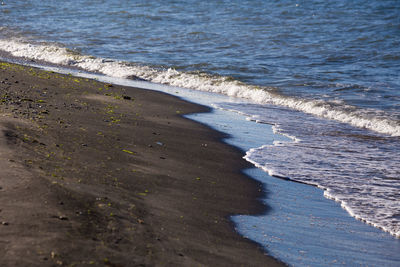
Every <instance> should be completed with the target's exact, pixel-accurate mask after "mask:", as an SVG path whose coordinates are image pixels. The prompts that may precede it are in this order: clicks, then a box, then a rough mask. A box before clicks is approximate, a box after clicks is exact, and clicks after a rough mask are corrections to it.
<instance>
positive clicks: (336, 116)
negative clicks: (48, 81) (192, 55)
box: [0, 39, 400, 136]
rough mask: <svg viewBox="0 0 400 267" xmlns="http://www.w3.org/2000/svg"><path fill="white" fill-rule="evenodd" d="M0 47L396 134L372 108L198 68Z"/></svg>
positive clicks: (20, 43)
mask: <svg viewBox="0 0 400 267" xmlns="http://www.w3.org/2000/svg"><path fill="white" fill-rule="evenodd" d="M0 49H1V50H4V51H7V52H9V53H10V54H12V55H13V56H16V57H23V58H28V59H34V60H42V61H46V62H50V63H54V64H60V65H65V66H73V67H78V68H82V69H84V70H87V71H91V72H99V73H102V74H105V75H107V76H112V77H119V78H129V77H138V78H140V79H144V80H147V81H150V82H154V83H162V84H169V85H172V86H177V87H184V88H190V89H195V90H201V91H207V92H214V93H220V94H225V95H228V96H233V97H239V98H245V99H249V100H251V101H254V102H256V103H260V104H264V103H269V104H274V105H280V106H285V107H289V108H292V109H295V110H299V111H302V112H306V113H309V114H313V115H316V116H319V117H323V118H326V119H331V120H336V121H340V122H343V123H348V124H350V125H353V126H356V127H360V128H366V129H369V130H373V131H376V132H379V133H383V134H387V135H392V136H400V123H399V122H398V121H396V120H392V119H391V118H390V117H388V116H386V117H382V116H378V115H376V114H377V112H374V111H373V110H369V111H365V110H359V109H356V108H355V107H352V106H348V105H347V106H346V105H344V104H341V103H337V102H327V101H322V100H310V99H300V98H295V97H288V96H283V95H279V94H276V93H272V91H271V90H269V89H271V88H267V87H258V86H253V85H248V84H245V83H242V82H240V81H237V80H234V79H232V78H229V77H223V76H217V75H209V74H206V73H198V72H197V73H193V72H179V71H177V70H175V69H170V68H169V69H155V68H151V67H148V66H140V65H134V64H131V63H127V62H122V61H115V60H110V59H104V58H96V57H92V56H87V55H80V54H79V53H76V52H74V51H71V50H69V49H67V48H64V47H60V46H57V45H54V44H40V43H35V44H34V43H29V42H25V41H24V40H21V39H0ZM371 114H372V115H371Z"/></svg>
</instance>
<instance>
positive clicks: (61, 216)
mask: <svg viewBox="0 0 400 267" xmlns="http://www.w3.org/2000/svg"><path fill="white" fill-rule="evenodd" d="M58 218H59V219H60V220H62V221H66V220H68V218H67V216H64V215H60V216H58Z"/></svg>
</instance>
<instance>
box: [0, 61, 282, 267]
mask: <svg viewBox="0 0 400 267" xmlns="http://www.w3.org/2000/svg"><path fill="white" fill-rule="evenodd" d="M0 94H1V96H0V97H1V99H0V130H1V137H0V168H1V169H2V171H1V173H0V188H1V189H0V223H1V224H0V265H1V266H55V265H67V266H86V265H91V266H92V265H100V266H103V265H108V266H164V265H169V266H204V265H205V266H278V265H282V264H281V263H279V262H278V261H276V260H274V259H273V258H271V257H269V256H267V255H265V253H264V252H263V251H262V250H261V249H260V248H259V247H258V246H257V245H256V244H254V243H252V242H250V241H248V240H246V239H244V238H242V237H241V236H239V235H238V234H237V233H235V232H234V229H233V225H232V223H231V222H230V221H229V215H230V214H249V213H257V212H262V211H263V209H264V208H263V207H262V206H261V204H260V203H259V202H258V201H256V199H257V198H258V197H260V196H261V194H262V192H261V191H262V190H261V185H260V184H258V183H257V182H255V181H253V180H250V179H249V178H248V177H246V176H244V175H243V174H241V173H240V170H241V169H243V168H246V167H249V166H248V164H247V163H246V162H245V161H244V160H243V159H242V158H241V153H240V152H238V151H237V150H235V149H234V148H232V147H230V146H228V145H226V144H223V143H222V142H221V141H220V140H221V138H223V137H224V136H223V135H222V134H221V133H218V132H216V131H214V130H211V129H209V128H208V127H206V126H204V125H201V124H198V123H195V122H193V121H190V120H188V119H185V118H183V117H182V116H181V115H182V114H187V113H193V112H206V111H207V108H205V107H202V106H198V105H195V104H191V103H188V102H185V101H182V100H180V99H178V98H176V97H173V96H170V95H166V94H163V93H159V92H153V91H148V90H142V89H137V88H126V87H121V86H115V85H110V84H103V83H100V82H97V81H93V80H88V79H84V78H77V77H73V76H69V75H61V74H57V73H52V72H46V71H41V70H38V69H35V68H30V67H25V66H20V65H14V64H9V63H2V62H0Z"/></svg>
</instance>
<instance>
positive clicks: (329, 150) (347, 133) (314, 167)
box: [221, 103, 400, 238]
mask: <svg viewBox="0 0 400 267" xmlns="http://www.w3.org/2000/svg"><path fill="white" fill-rule="evenodd" d="M221 105H222V107H223V108H227V109H232V110H234V109H235V107H234V104H228V103H227V104H221ZM236 108H238V109H239V110H240V111H241V112H242V113H246V114H247V116H253V114H258V115H257V119H258V120H260V121H267V122H270V121H277V122H278V123H279V124H277V125H275V126H274V132H275V133H279V134H284V135H286V136H287V137H293V136H296V138H295V139H293V138H291V140H290V141H283V142H282V141H275V142H274V143H273V144H272V145H263V146H261V147H258V148H252V149H250V150H249V151H247V152H246V155H245V157H244V158H245V159H246V160H247V161H249V162H251V163H253V164H254V165H255V166H257V167H258V168H261V169H262V170H264V171H265V172H267V173H268V174H270V175H272V176H276V177H280V178H284V179H289V180H292V181H297V182H301V183H305V184H309V185H313V186H317V187H319V188H321V189H322V190H324V196H325V197H326V198H329V199H332V200H334V201H336V202H338V203H340V205H341V206H342V208H343V209H345V210H346V211H347V212H348V213H349V214H350V215H351V216H353V217H354V218H356V219H358V220H361V221H363V222H365V223H367V224H370V225H372V226H374V227H376V228H380V229H382V230H384V231H386V232H389V233H390V234H391V235H393V236H396V237H398V238H400V207H399V205H398V203H399V202H398V201H399V198H400V193H399V188H400V177H399V175H400V166H399V165H398V162H400V155H399V153H398V151H399V150H400V143H399V142H398V140H399V139H398V138H397V137H387V136H383V135H380V134H372V133H371V132H370V133H368V132H367V131H365V130H362V129H357V128H354V127H351V126H349V125H346V124H342V123H337V122H335V121H326V120H322V119H319V118H316V117H313V116H310V115H307V114H305V113H296V112H292V111H290V110H288V109H287V110H285V109H283V108H280V109H279V110H277V109H273V108H267V107H263V106H259V107H256V106H253V107H246V106H244V105H243V106H239V105H237V106H236ZM260 114H261V115H260Z"/></svg>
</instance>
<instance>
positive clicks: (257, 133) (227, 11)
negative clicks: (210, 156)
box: [0, 0, 400, 266]
mask: <svg viewBox="0 0 400 267" xmlns="http://www.w3.org/2000/svg"><path fill="white" fill-rule="evenodd" d="M0 2H1V5H0V52H1V54H0V55H2V59H3V60H15V59H21V60H23V62H24V64H33V65H34V64H39V65H41V66H50V65H51V66H53V67H54V66H58V67H59V68H63V69H64V70H65V69H73V70H75V71H76V70H79V71H78V72H79V73H81V74H79V75H96V77H97V78H98V79H100V80H101V79H105V80H107V79H108V80H110V79H111V81H114V82H120V83H122V84H128V85H132V84H136V85H139V86H142V87H147V88H148V89H153V90H154V89H155V90H161V91H163V90H164V91H167V92H170V93H171V94H178V93H177V92H179V96H180V97H182V98H186V99H188V100H189V101H192V102H197V103H201V104H206V105H209V106H211V107H212V109H213V112H211V113H210V114H209V115H202V116H199V117H197V116H190V117H191V118H193V119H195V120H196V119H197V120H199V121H201V122H203V123H205V124H209V125H210V126H212V127H213V128H216V129H218V130H220V131H225V132H227V133H229V134H230V135H231V136H232V140H230V141H229V140H227V142H228V143H229V142H231V143H232V144H233V145H236V146H237V147H239V148H240V149H242V150H243V156H244V158H245V159H246V160H247V161H249V162H251V163H253V164H254V166H255V168H254V169H252V170H247V171H246V173H247V174H248V175H249V176H251V177H253V178H254V179H257V180H259V181H260V182H262V183H264V186H265V192H266V194H265V199H263V200H261V201H265V204H266V205H267V206H269V207H270V210H271V212H269V213H268V212H267V214H264V215H262V216H244V217H240V215H238V216H233V217H232V220H233V221H234V223H235V225H236V229H237V231H238V232H239V233H241V234H242V235H244V236H246V237H247V238H250V239H252V240H253V241H255V242H257V243H259V244H260V245H261V246H262V247H264V249H265V250H266V251H267V252H268V253H269V254H271V255H272V256H274V257H277V258H279V259H281V260H283V261H284V262H286V263H287V264H289V265H293V266H332V265H346V266H349V265H352V266H377V265H381V266H399V265H400V256H399V255H400V1H398V0H368V1H366V0H340V1H339V0H331V1H327V0H297V1H296V0H242V1H236V0H231V1H227V0H212V1H195V0H185V1H183V0H163V1H160V0H147V1H139V0H138V1H135V0H107V1H106V0H73V1H55V0H48V1H39V0H29V1H28V0H18V1H12V0H2V1H0ZM60 71H61V70H60ZM61 72H62V71H61ZM83 73H84V74H83ZM244 125H245V127H244ZM235 138H236V139H235ZM235 140H236V141H235ZM274 190H275V191H274ZM285 190H289V191H285ZM285 192H286V193H285ZM277 193H280V194H278V195H279V197H278V198H275V199H274V195H275V196H276V195H277ZM290 197H293V199H292V200H291V201H287V200H288V199H290ZM284 201H287V203H286V202H285V203H286V204H283V203H284ZM307 201H308V202H307ZM274 203H275V204H274ZM294 203H297V204H298V203H302V204H304V205H303V206H301V207H298V206H296V205H297V204H294ZM274 205H275V206H274ZM293 205H294V206H293ZM274 207H275V208H274ZM274 210H275V211H280V212H287V211H289V210H291V212H292V213H291V214H292V215H290V216H289V215H285V216H286V217H285V216H283V217H285V218H286V219H285V220H284V221H279V219H277V218H283V217H282V215H279V212H278V213H277V214H276V215H272V213H273V212H272V211H274ZM293 211H296V215H293V214H294V213H293ZM298 212H300V213H302V214H303V215H299V214H297V213H298ZM318 212H320V213H318ZM286 214H287V213H286ZM304 214H307V216H305V215H304ZM315 214H319V215H315ZM324 216H325V217H324ZM289 217H290V218H289ZM322 217H324V218H325V219H324V220H322V221H323V223H322V221H321V220H317V219H316V218H320V219H321V218H322ZM339 217H340V218H343V220H345V221H346V222H343V224H342V223H334V221H335V220H336V219H338V218H339ZM288 218H289V219H288ZM310 218H311V219H310ZM271 220H273V221H275V222H276V221H277V220H278V221H279V223H275V224H273V225H271V224H268V222H269V221H271ZM289 221H290V222H295V223H294V224H293V226H292V227H287V228H283V225H286V226H287V225H289V224H290V223H289ZM296 225H297V226H296ZM343 225H346V226H343ZM349 225H355V226H354V227H356V228H354V229H356V230H349V229H350V228H351V229H353V228H352V227H353V226H349ZM271 228H276V229H277V230H276V231H275V232H273V233H272V232H270V231H271ZM335 229H336V230H338V229H339V230H340V229H342V230H343V231H342V232H340V234H337V233H336V232H335V231H336V230H335ZM360 229H362V230H360ZM323 231H326V232H323ZM315 233H319V234H318V235H316V234H315ZM371 233H373V234H371ZM342 236H343V238H345V240H346V242H347V243H346V244H348V246H347V247H346V246H345V245H343V242H342V241H340V240H343V239H340V238H341V237H342ZM336 239H337V241H336V243H337V244H342V247H343V248H342V249H340V248H339V247H340V246H336V247H335V249H332V250H331V252H332V253H331V254H329V253H330V252H329V246H330V244H332V242H333V243H335V242H334V241H329V242H328V241H327V240H336ZM367 239H368V241H367ZM307 240H308V241H307ZM319 241H321V242H323V243H321V244H320V245H314V246H309V244H311V243H312V244H316V242H319ZM341 242H342V243H341ZM368 242H369V243H368ZM299 244H302V245H299ZM296 246H299V247H300V248H296ZM302 246H303V247H307V249H301V247H302ZM378 247H381V250H379V249H378ZM324 248H325V249H324ZM356 248H359V250H358V251H357V252H356V251H355V250H357V249H356ZM370 251H375V253H372V254H371V253H370ZM377 251H378V252H377ZM289 252H290V253H289ZM328 254H329V255H328ZM338 255H339V256H338ZM366 255H368V256H366ZM337 258H340V259H339V260H338V259H337Z"/></svg>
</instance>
